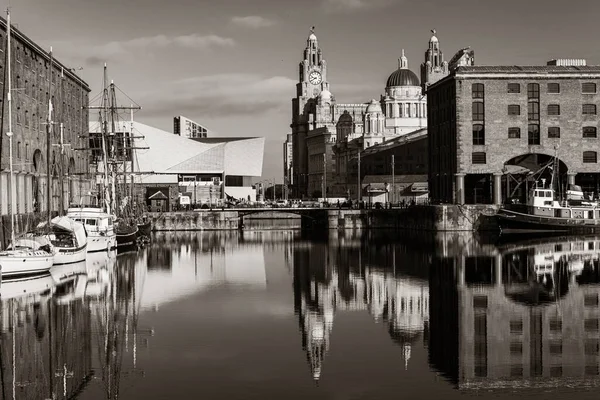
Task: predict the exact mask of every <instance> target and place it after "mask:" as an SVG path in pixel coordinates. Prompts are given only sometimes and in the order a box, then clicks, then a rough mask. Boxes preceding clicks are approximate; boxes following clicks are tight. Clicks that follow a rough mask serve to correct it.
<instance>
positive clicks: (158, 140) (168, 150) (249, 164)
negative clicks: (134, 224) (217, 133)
mask: <svg viewBox="0 0 600 400" xmlns="http://www.w3.org/2000/svg"><path fill="white" fill-rule="evenodd" d="M134 134H135V136H136V139H135V147H137V148H144V147H147V148H148V149H146V150H137V151H136V160H135V167H134V168H135V172H136V175H135V177H136V178H135V179H136V183H137V184H138V188H139V189H138V191H137V193H138V196H141V197H142V198H143V199H144V200H147V199H148V197H150V196H152V195H153V194H155V193H157V192H158V191H162V192H163V194H165V195H166V196H167V197H168V203H167V209H168V210H172V209H173V208H174V205H176V204H177V203H178V197H179V196H180V195H187V196H189V197H190V199H191V202H192V204H196V205H197V206H200V205H205V204H207V203H209V202H210V203H211V204H212V205H217V204H219V203H220V202H222V201H223V200H226V199H231V198H234V199H241V200H250V201H255V200H256V191H255V189H253V188H252V181H253V180H256V178H257V177H260V176H261V175H262V166H263V156H264V147H265V139H264V138H259V137H254V138H252V137H227V138H195V139H193V140H190V139H188V138H186V137H182V136H178V135H173V134H172V133H170V132H167V131H163V130H161V129H158V128H154V127H151V126H148V125H144V124H142V123H139V122H134Z"/></svg>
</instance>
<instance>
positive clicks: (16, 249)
mask: <svg viewBox="0 0 600 400" xmlns="http://www.w3.org/2000/svg"><path fill="white" fill-rule="evenodd" d="M6 15H7V19H6V31H7V35H6V40H7V45H6V49H7V51H6V55H7V62H6V65H7V77H8V82H7V99H8V132H6V135H7V136H8V139H9V146H8V147H9V162H10V186H9V187H10V190H9V196H10V197H9V206H10V226H11V244H10V246H9V247H8V249H6V250H4V251H1V252H0V266H1V267H2V276H3V277H9V276H17V275H32V274H40V273H47V272H48V271H49V270H50V267H52V263H53V262H54V254H53V250H52V246H51V244H50V243H44V242H43V241H41V240H40V241H35V240H27V239H25V240H20V241H17V240H16V237H15V211H14V207H13V204H14V203H15V199H14V195H15V193H14V190H15V189H14V188H15V174H14V170H13V141H12V137H13V132H12V93H11V90H12V85H11V79H12V78H11V59H10V55H11V54H10V53H11V42H10V38H11V27H10V11H9V10H7V11H6Z"/></svg>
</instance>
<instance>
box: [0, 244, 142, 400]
mask: <svg viewBox="0 0 600 400" xmlns="http://www.w3.org/2000/svg"><path fill="white" fill-rule="evenodd" d="M136 257H137V255H136V254H134V255H133V256H129V257H128V256H126V255H125V256H119V258H118V259H117V258H116V255H115V254H114V253H112V254H109V253H96V254H92V255H90V256H89V257H88V260H87V262H82V263H76V264H69V265H61V266H54V267H52V269H51V270H50V273H49V274H47V275H44V276H38V277H33V278H22V279H10V280H7V279H3V280H2V283H1V286H0V301H1V306H2V320H1V323H2V326H1V327H0V329H1V336H2V341H1V343H0V363H1V374H0V380H1V386H2V388H1V392H0V393H1V398H2V399H67V398H76V397H78V396H79V395H80V394H81V393H82V392H83V391H84V390H86V388H87V387H88V386H89V385H90V384H91V382H97V383H99V384H100V385H101V386H102V387H103V396H102V397H103V398H107V399H116V398H118V396H119V385H120V382H119V377H120V376H121V374H122V370H123V368H135V350H136V349H135V344H134V348H133V349H132V348H130V347H131V345H130V344H129V341H130V340H131V338H130V336H131V337H132V338H134V340H135V338H136V337H137V335H136V334H135V333H136V311H137V309H136V307H135V302H136V299H135V288H134V274H135V271H136V269H135V265H134V262H135V258H136ZM132 358H133V359H132ZM130 364H133V365H132V366H129V365H130Z"/></svg>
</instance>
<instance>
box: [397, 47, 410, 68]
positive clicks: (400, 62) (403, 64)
mask: <svg viewBox="0 0 600 400" xmlns="http://www.w3.org/2000/svg"><path fill="white" fill-rule="evenodd" d="M398 69H408V58H406V56H405V55H404V49H402V57H400V59H399V60H398Z"/></svg>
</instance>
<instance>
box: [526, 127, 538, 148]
mask: <svg viewBox="0 0 600 400" xmlns="http://www.w3.org/2000/svg"><path fill="white" fill-rule="evenodd" d="M527 142H528V143H529V145H538V144H540V126H539V125H537V124H530V125H529V126H528V127H527Z"/></svg>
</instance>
